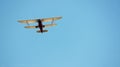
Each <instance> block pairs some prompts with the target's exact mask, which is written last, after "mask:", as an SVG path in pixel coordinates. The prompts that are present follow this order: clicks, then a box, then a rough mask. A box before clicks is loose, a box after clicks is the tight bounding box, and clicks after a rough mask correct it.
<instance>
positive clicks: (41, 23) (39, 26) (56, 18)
mask: <svg viewBox="0 0 120 67" xmlns="http://www.w3.org/2000/svg"><path fill="white" fill-rule="evenodd" d="M61 18H62V17H51V18H42V19H31V20H18V22H20V23H25V24H28V26H25V28H39V30H38V31H36V32H38V33H44V32H48V30H44V29H43V28H47V27H52V26H56V24H55V23H54V21H56V20H59V19H61ZM36 22H37V23H38V25H36V26H29V23H36ZM43 22H51V24H46V25H43Z"/></svg>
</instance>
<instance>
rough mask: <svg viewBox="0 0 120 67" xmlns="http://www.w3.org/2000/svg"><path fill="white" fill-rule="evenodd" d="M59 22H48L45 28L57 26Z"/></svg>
mask: <svg viewBox="0 0 120 67" xmlns="http://www.w3.org/2000/svg"><path fill="white" fill-rule="evenodd" d="M56 25H57V24H46V25H45V27H44V28H49V27H53V26H56Z"/></svg>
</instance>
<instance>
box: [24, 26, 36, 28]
mask: <svg viewBox="0 0 120 67" xmlns="http://www.w3.org/2000/svg"><path fill="white" fill-rule="evenodd" d="M25 28H36V26H25Z"/></svg>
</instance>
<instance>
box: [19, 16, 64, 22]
mask: <svg viewBox="0 0 120 67" xmlns="http://www.w3.org/2000/svg"><path fill="white" fill-rule="evenodd" d="M61 18H62V17H52V18H43V19H40V20H41V21H42V22H50V21H54V20H59V19H61ZM38 20H39V19H31V20H19V21H18V22H20V23H35V22H37V21H38Z"/></svg>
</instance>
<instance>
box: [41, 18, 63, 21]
mask: <svg viewBox="0 0 120 67" xmlns="http://www.w3.org/2000/svg"><path fill="white" fill-rule="evenodd" d="M61 18H62V17H52V18H43V19H41V21H42V22H50V21H54V20H59V19H61Z"/></svg>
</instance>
